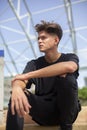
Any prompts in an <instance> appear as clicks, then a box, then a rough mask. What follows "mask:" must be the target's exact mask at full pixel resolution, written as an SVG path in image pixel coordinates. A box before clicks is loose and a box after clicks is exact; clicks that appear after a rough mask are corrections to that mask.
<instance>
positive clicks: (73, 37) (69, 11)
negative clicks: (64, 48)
mask: <svg viewBox="0 0 87 130" xmlns="http://www.w3.org/2000/svg"><path fill="white" fill-rule="evenodd" d="M64 4H65V10H66V14H67V20H68V25H69V30H70V36H71V40H72V46H73V52H74V53H77V44H76V34H75V28H74V23H73V16H72V7H71V1H70V0H64Z"/></svg>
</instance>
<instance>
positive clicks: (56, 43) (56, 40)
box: [55, 36, 59, 45]
mask: <svg viewBox="0 0 87 130" xmlns="http://www.w3.org/2000/svg"><path fill="white" fill-rule="evenodd" d="M58 43H59V38H58V37H57V36H55V45H58Z"/></svg>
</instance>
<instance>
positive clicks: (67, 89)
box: [57, 76, 79, 130]
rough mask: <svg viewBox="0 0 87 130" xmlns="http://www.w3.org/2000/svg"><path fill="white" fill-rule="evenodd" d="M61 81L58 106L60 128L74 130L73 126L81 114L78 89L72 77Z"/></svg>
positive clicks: (58, 90) (58, 89)
mask: <svg viewBox="0 0 87 130" xmlns="http://www.w3.org/2000/svg"><path fill="white" fill-rule="evenodd" d="M71 78H72V79H71ZM59 80H60V86H58V88H57V92H58V97H57V101H58V104H57V105H58V109H59V111H60V126H61V129H62V130H72V125H73V123H74V121H75V120H76V118H77V115H78V112H79V105H78V88H77V86H75V85H74V84H75V82H74V79H73V77H71V76H67V77H66V78H61V79H59Z"/></svg>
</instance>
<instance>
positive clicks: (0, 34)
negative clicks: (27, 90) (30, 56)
mask: <svg viewBox="0 0 87 130" xmlns="http://www.w3.org/2000/svg"><path fill="white" fill-rule="evenodd" d="M0 36H1V38H2V41H3V44H4V46H5V48H6V50H7V52H8V55H9V57H10V59H11V61H12V64H13V66H14V68H15V70H16V72H17V73H18V69H17V67H16V64H15V62H14V59H13V57H12V55H11V53H10V50H9V48H8V46H7V44H6V41H5V39H4V37H3V35H2V33H1V31H0Z"/></svg>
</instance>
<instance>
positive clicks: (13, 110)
mask: <svg viewBox="0 0 87 130" xmlns="http://www.w3.org/2000/svg"><path fill="white" fill-rule="evenodd" d="M14 107H15V104H14V101H13V100H12V101H11V112H12V115H15V108H14Z"/></svg>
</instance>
